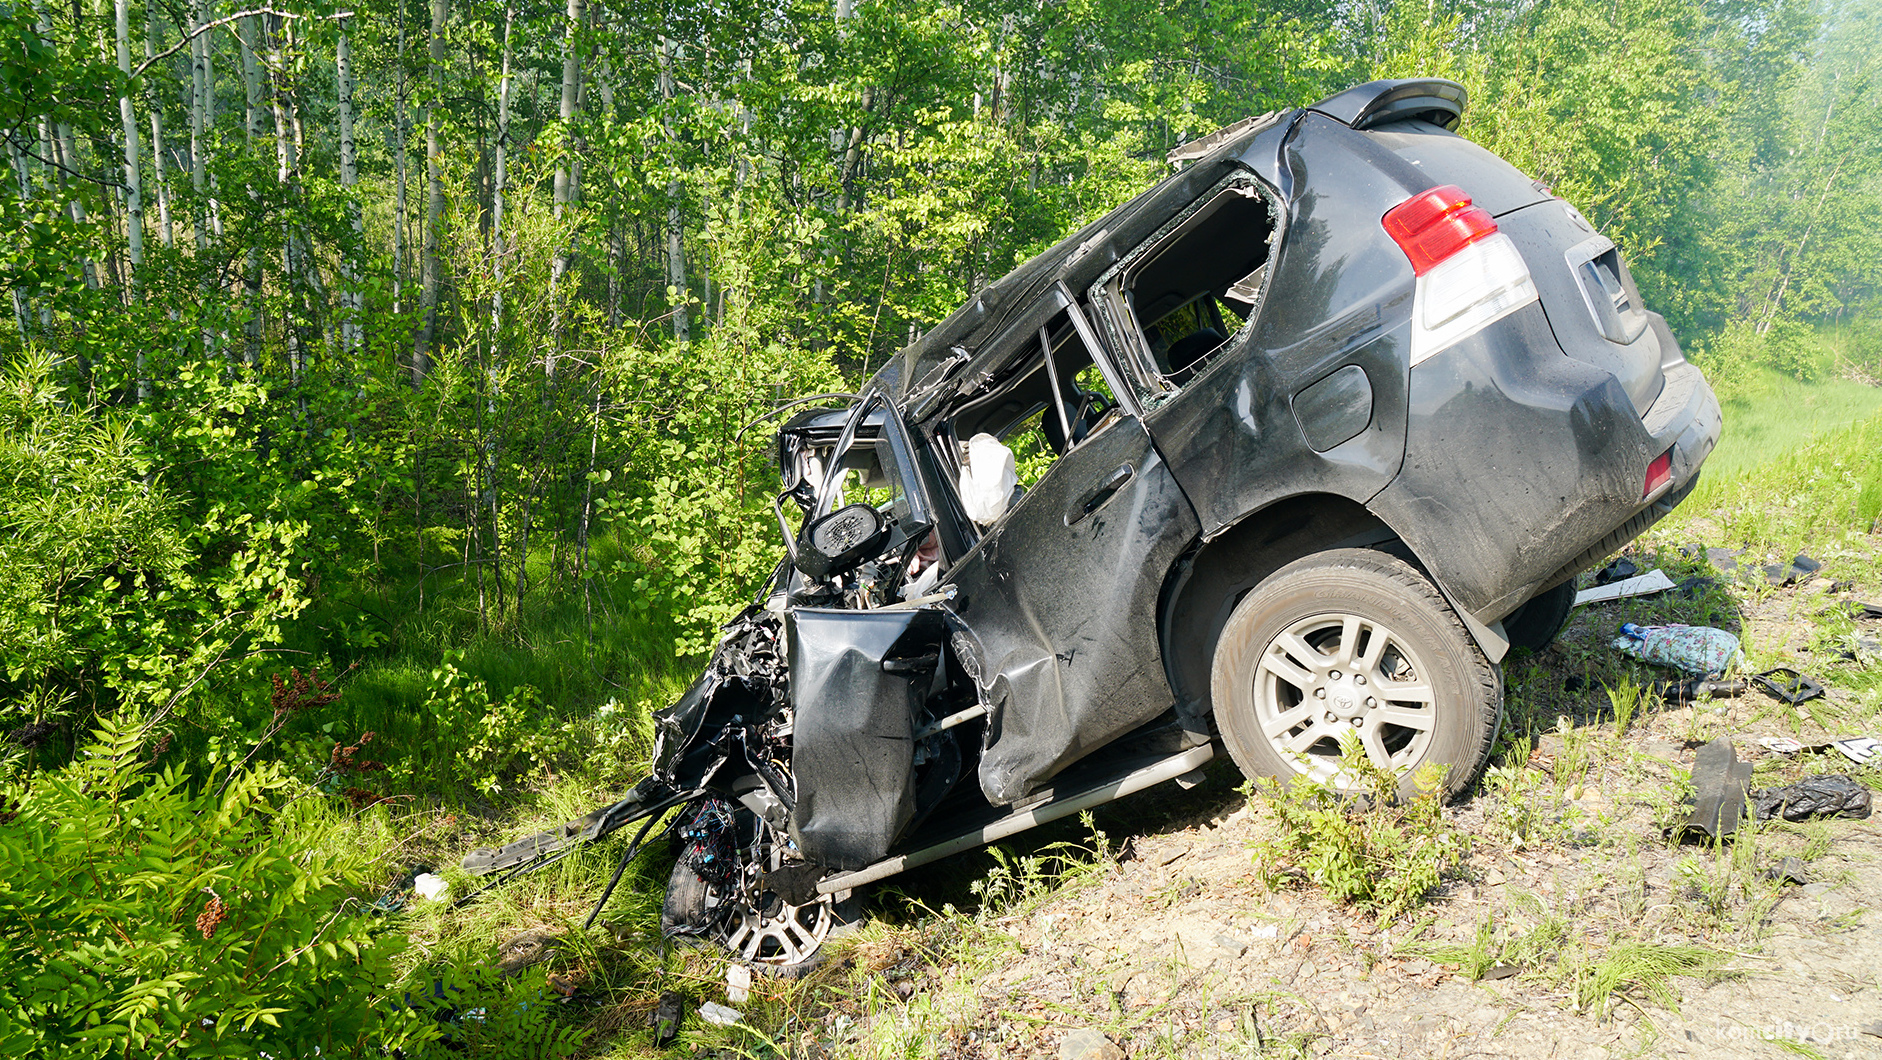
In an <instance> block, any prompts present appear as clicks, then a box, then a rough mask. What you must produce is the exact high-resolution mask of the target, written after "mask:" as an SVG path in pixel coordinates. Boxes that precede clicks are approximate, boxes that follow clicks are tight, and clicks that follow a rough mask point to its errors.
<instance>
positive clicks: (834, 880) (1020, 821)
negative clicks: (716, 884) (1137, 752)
mask: <svg viewBox="0 0 1882 1060" xmlns="http://www.w3.org/2000/svg"><path fill="white" fill-rule="evenodd" d="M1215 754H1216V748H1215V745H1214V744H1213V743H1207V744H1203V745H1202V746H1201V747H1192V748H1190V749H1189V750H1187V751H1184V752H1183V753H1181V754H1176V755H1171V756H1170V757H1168V758H1165V759H1163V760H1162V761H1160V762H1153V763H1151V764H1150V765H1147V766H1144V767H1143V768H1141V769H1137V770H1133V771H1132V772H1129V773H1126V774H1124V775H1123V776H1121V777H1113V778H1111V779H1109V780H1103V781H1100V782H1099V783H1098V784H1097V785H1096V786H1095V787H1090V788H1086V789H1084V790H1083V791H1068V792H1066V793H1065V794H1063V795H1061V796H1058V797H1056V798H1053V799H1049V800H1047V801H1045V802H1041V803H1039V804H1037V805H1035V806H1028V807H1027V808H1025V809H1023V810H1020V811H1018V812H1016V813H1012V814H1009V815H1007V816H1005V817H1002V818H1000V819H998V820H996V821H993V822H992V823H990V824H987V825H983V826H982V827H980V828H976V829H974V830H973V831H971V832H967V833H965V834H963V835H958V836H955V837H954V838H953V839H949V840H946V841H944V842H940V843H936V844H935V845H933V846H930V847H923V848H921V849H920V850H914V851H910V852H909V853H906V854H898V855H896V856H895V857H892V858H885V859H883V860H881V861H878V862H876V863H875V864H874V865H869V866H866V867H864V868H860V869H857V870H856V871H854V872H846V873H843V874H842V875H840V876H832V877H830V878H829V879H827V880H824V881H822V882H821V883H819V884H817V893H819V894H835V893H837V892H839V891H847V890H850V889H852V888H855V887H860V886H862V885H863V884H865V883H874V882H876V881H877V880H886V879H888V878H889V877H890V876H894V875H896V874H898V873H902V872H906V871H908V870H909V869H912V868H916V867H918V866H921V865H926V864H928V863H929V862H931V861H940V860H941V859H942V858H945V857H949V856H951V855H954V854H959V853H960V852H962V851H964V850H973V849H974V848H976V847H983V846H986V845H987V844H988V843H997V842H999V841H1000V840H1002V839H1005V838H1006V837H1007V836H1010V835H1016V834H1018V833H1020V832H1024V831H1026V830H1027V829H1029V828H1037V827H1038V826H1039V825H1042V824H1045V823H1047V822H1048V821H1056V820H1058V819H1059V818H1061V817H1069V816H1071V815H1072V814H1075V813H1078V812H1079V811H1081V810H1089V809H1091V808H1092V807H1093V806H1102V805H1103V804H1105V803H1107V802H1112V801H1115V800H1117V799H1121V798H1123V797H1124V796H1126V795H1131V794H1134V793H1136V792H1139V791H1142V790H1144V789H1145V788H1149V787H1155V786H1156V785H1158V784H1161V783H1163V782H1164V781H1166V780H1174V779H1176V778H1177V777H1180V776H1182V775H1183V774H1184V773H1188V772H1190V771H1192V770H1195V769H1198V768H1200V767H1202V766H1203V765H1204V764H1206V763H1207V762H1208V761H1209V760H1210V759H1212V758H1214V757H1215Z"/></svg>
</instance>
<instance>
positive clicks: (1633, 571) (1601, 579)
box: [1594, 556, 1640, 585]
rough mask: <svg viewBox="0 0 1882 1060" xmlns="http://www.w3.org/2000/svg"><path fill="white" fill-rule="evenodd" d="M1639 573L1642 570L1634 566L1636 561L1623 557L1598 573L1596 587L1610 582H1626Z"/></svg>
mask: <svg viewBox="0 0 1882 1060" xmlns="http://www.w3.org/2000/svg"><path fill="white" fill-rule="evenodd" d="M1639 573H1640V568H1639V567H1637V566H1635V565H1634V561H1633V560H1631V559H1628V558H1627V557H1626V556H1622V557H1620V558H1619V559H1617V560H1615V561H1614V562H1612V563H1610V564H1608V565H1607V566H1605V567H1602V568H1601V569H1600V570H1598V571H1596V572H1595V576H1594V583H1595V584H1596V585H1606V584H1608V583H1609V582H1618V581H1624V580H1626V579H1628V578H1632V577H1633V576H1635V575H1637V574H1639Z"/></svg>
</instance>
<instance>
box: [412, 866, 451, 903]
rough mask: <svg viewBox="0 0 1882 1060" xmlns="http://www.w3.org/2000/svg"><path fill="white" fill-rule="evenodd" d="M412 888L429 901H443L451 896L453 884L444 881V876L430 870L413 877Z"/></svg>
mask: <svg viewBox="0 0 1882 1060" xmlns="http://www.w3.org/2000/svg"><path fill="white" fill-rule="evenodd" d="M412 890H414V891H417V892H418V896H419V897H420V898H423V899H424V900H425V901H427V902H442V901H444V900H445V899H446V898H449V897H451V885H450V884H448V883H446V882H444V877H443V876H434V875H432V874H431V873H429V872H421V873H419V874H418V875H417V876H416V877H414V878H413V879H412Z"/></svg>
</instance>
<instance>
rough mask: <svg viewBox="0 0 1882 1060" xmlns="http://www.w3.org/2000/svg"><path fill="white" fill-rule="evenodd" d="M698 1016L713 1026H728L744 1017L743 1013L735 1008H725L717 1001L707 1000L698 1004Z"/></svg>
mask: <svg viewBox="0 0 1882 1060" xmlns="http://www.w3.org/2000/svg"><path fill="white" fill-rule="evenodd" d="M699 1018H700V1019H702V1020H705V1021H706V1022H707V1023H710V1024H712V1025H713V1026H715V1027H730V1026H731V1025H732V1024H734V1023H737V1022H738V1021H739V1020H742V1019H744V1018H745V1014H744V1013H743V1012H740V1011H739V1010H737V1009H735V1008H726V1007H725V1006H724V1005H721V1004H719V1003H718V1002H717V1001H708V1002H706V1003H705V1004H703V1005H701V1006H699Z"/></svg>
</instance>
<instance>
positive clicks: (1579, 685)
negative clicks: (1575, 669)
mask: <svg viewBox="0 0 1882 1060" xmlns="http://www.w3.org/2000/svg"><path fill="white" fill-rule="evenodd" d="M1587 687H1588V679H1587V678H1585V677H1583V676H1582V675H1580V674H1569V675H1568V677H1567V678H1565V679H1564V680H1563V681H1562V691H1564V692H1579V691H1581V690H1582V689H1584V688H1587Z"/></svg>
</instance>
